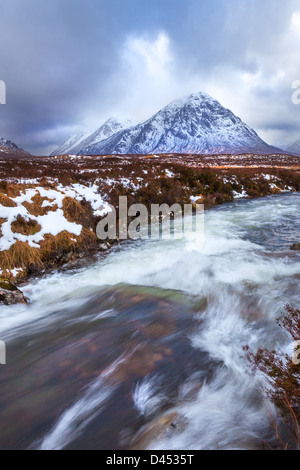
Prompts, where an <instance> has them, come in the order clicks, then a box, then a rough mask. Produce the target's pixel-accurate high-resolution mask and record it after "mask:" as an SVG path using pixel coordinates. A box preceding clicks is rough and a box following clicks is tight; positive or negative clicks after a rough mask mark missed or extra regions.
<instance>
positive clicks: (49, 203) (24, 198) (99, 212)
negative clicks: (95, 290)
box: [0, 184, 111, 251]
mask: <svg viewBox="0 0 300 470" xmlns="http://www.w3.org/2000/svg"><path fill="white" fill-rule="evenodd" d="M37 194H39V195H40V196H41V197H42V198H46V200H45V201H43V203H42V207H54V206H57V209H56V210H55V211H49V212H48V213H47V214H45V215H39V216H34V215H32V214H30V212H29V211H28V210H27V208H26V207H25V206H24V203H25V202H27V203H29V204H30V203H32V199H33V197H34V196H36V195H37ZM67 196H68V197H71V198H72V199H75V200H77V201H82V200H83V199H85V200H86V201H88V202H89V203H90V204H91V206H92V209H93V211H94V215H95V216H104V215H105V214H107V213H108V212H110V211H111V208H110V207H109V205H108V203H107V202H105V201H104V200H103V198H102V196H101V195H100V194H98V186H97V185H93V186H90V187H88V186H84V185H82V184H73V185H72V186H70V187H64V186H62V185H61V184H60V185H58V186H57V188H56V189H48V188H43V187H36V188H27V189H26V190H25V191H23V192H21V194H20V196H17V197H15V198H12V200H13V201H14V202H15V203H16V206H15V207H6V206H2V205H1V204H0V214H1V218H3V219H6V221H5V222H3V223H2V225H1V232H2V237H1V238H0V251H3V250H8V249H9V248H10V247H11V246H12V245H14V244H15V243H16V241H18V240H19V241H21V242H24V243H26V242H28V243H29V245H30V246H31V247H34V248H40V245H39V243H40V242H41V241H42V240H44V236H45V235H46V234H51V235H53V236H56V235H58V234H59V233H61V232H63V231H67V232H69V233H70V234H73V235H76V236H79V235H80V234H81V231H82V226H81V225H80V224H76V223H75V222H69V221H68V220H67V219H66V218H65V216H64V212H63V210H62V207H63V200H64V198H65V197H67ZM19 215H20V216H22V217H23V218H24V219H25V220H26V221H29V220H35V221H36V222H37V223H38V224H39V225H40V226H41V230H40V231H38V232H37V233H35V234H34V235H23V234H21V233H16V232H13V231H12V223H13V222H14V221H15V220H16V219H17V217H18V216H19Z"/></svg>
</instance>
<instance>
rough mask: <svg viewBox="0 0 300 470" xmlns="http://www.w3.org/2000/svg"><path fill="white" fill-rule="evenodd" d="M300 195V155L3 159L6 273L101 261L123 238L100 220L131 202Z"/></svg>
mask: <svg viewBox="0 0 300 470" xmlns="http://www.w3.org/2000/svg"><path fill="white" fill-rule="evenodd" d="M299 190H300V161H299V157H291V156H283V155H270V156H267V157H266V156H255V155H248V154H247V155H240V156H232V155H214V156H199V155H160V156H156V155H135V156H133V155H126V156H96V157H94V156H93V157H89V156H87V157H86V156H72V155H63V156H58V157H28V158H22V159H18V158H14V159H11V158H6V157H2V158H0V230H1V233H0V270H1V271H0V276H2V277H5V278H7V279H10V280H13V281H14V282H16V283H20V282H24V281H26V280H28V279H30V278H31V277H32V276H39V275H41V274H45V273H48V272H50V271H51V270H53V269H57V268H64V269H67V268H68V267H78V266H82V265H84V264H85V263H86V262H87V261H86V260H87V258H88V260H95V258H96V257H97V255H98V253H99V252H106V251H107V250H109V249H110V248H111V247H112V246H113V245H114V244H116V243H118V241H117V240H108V241H107V242H104V243H103V241H101V240H98V238H97V236H96V226H97V223H98V222H99V221H100V220H101V218H103V217H104V216H105V215H106V214H107V212H108V210H109V204H112V205H113V206H114V207H115V208H116V209H117V210H118V202H119V196H127V197H128V204H129V205H131V204H133V203H142V204H144V205H145V206H146V207H147V208H149V207H150V205H151V204H163V203H167V204H169V205H172V204H174V203H179V204H180V205H183V204H190V203H194V204H195V203H202V204H204V206H205V209H209V208H211V207H214V206H216V205H219V204H222V203H224V202H231V201H234V200H237V199H245V198H256V197H261V196H267V195H271V194H280V193H282V192H293V191H299Z"/></svg>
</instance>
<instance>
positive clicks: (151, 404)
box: [0, 194, 300, 449]
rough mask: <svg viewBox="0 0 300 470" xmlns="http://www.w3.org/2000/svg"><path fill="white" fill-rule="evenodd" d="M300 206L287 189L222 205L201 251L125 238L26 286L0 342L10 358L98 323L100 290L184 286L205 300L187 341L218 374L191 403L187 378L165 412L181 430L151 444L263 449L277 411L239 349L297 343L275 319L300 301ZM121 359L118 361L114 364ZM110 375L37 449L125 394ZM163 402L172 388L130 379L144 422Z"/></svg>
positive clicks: (60, 417)
mask: <svg viewBox="0 0 300 470" xmlns="http://www.w3.org/2000/svg"><path fill="white" fill-rule="evenodd" d="M299 203H300V195H299V194H291V195H281V196H272V197H267V198H262V199H256V200H249V201H241V202H236V203H230V204H226V205H223V206H221V207H219V208H217V209H213V210H211V211H208V212H206V213H205V237H204V243H203V244H201V243H199V244H197V239H195V237H194V236H193V234H192V233H191V232H189V231H188V232H187V233H186V234H185V237H184V238H183V239H182V240H169V241H163V240H161V241H157V240H156V241H143V242H136V243H129V244H128V245H126V246H123V247H120V248H118V249H114V250H113V251H112V252H111V253H109V254H108V255H106V256H101V258H100V259H99V260H98V261H97V262H96V263H95V264H93V265H91V266H88V267H85V268H82V269H80V270H77V271H74V272H62V273H58V272H56V273H53V274H52V275H47V276H46V277H44V278H43V279H37V280H35V281H32V282H30V283H29V284H28V285H27V286H25V288H24V293H25V295H26V296H28V297H29V298H30V299H31V304H30V306H23V305H20V306H12V307H5V308H4V307H3V308H1V309H0V339H1V340H4V341H6V342H7V345H8V352H9V345H10V343H12V344H14V342H16V341H20V338H25V340H26V336H27V335H28V334H29V332H30V334H31V335H32V334H33V332H34V333H35V334H37V335H38V334H40V335H42V334H43V332H44V331H50V330H51V329H55V328H57V327H59V326H58V325H60V324H64V322H68V325H72V324H74V328H75V327H76V322H81V323H82V322H91V321H93V318H91V317H90V316H89V312H88V311H86V310H85V305H86V304H87V302H88V301H89V299H90V298H91V297H93V296H94V295H95V293H97V292H98V291H99V289H104V288H105V289H107V288H114V287H117V286H119V285H133V286H145V287H157V288H160V289H163V290H170V291H174V292H178V291H180V292H181V293H183V295H185V296H187V298H189V296H190V297H191V298H193V299H194V298H199V299H203V298H205V299H206V301H207V306H206V308H205V309H204V311H201V312H200V311H199V312H195V313H194V321H195V324H194V327H193V329H192V331H189V332H187V333H186V335H187V336H188V341H189V343H190V345H191V348H192V349H193V350H195V351H197V350H199V351H200V350H201V351H203V352H205V354H207V356H208V357H209V358H210V359H211V361H214V363H215V364H217V365H216V367H215V372H214V373H213V374H212V376H211V377H210V379H209V380H208V379H206V378H205V379H204V380H202V381H201V387H200V388H199V390H197V393H196V394H194V395H193V398H192V399H190V398H189V399H188V398H187V396H188V393H186V390H189V387H191V386H192V385H193V384H194V382H195V380H196V379H195V376H193V377H190V378H188V379H187V378H185V379H184V380H183V381H182V384H181V385H180V387H179V392H178V399H177V400H175V401H173V403H172V406H171V407H170V409H169V411H172V412H173V413H176V414H177V415H178V416H180V417H182V420H183V421H184V425H182V427H181V428H180V429H179V430H178V431H177V432H175V433H169V434H168V433H166V434H163V435H161V436H160V437H159V438H158V439H152V440H150V442H147V447H148V448H151V449H218V448H221V449H244V448H259V447H260V444H259V443H260V442H263V441H268V442H271V441H272V439H273V430H272V426H271V425H270V414H273V415H274V416H275V415H276V413H275V410H274V408H273V406H272V405H271V403H269V401H268V400H267V399H266V397H265V393H264V390H263V386H264V385H265V381H264V379H263V378H262V377H253V376H252V375H251V373H250V368H249V364H248V363H247V361H246V359H245V356H244V352H243V346H244V345H249V346H250V348H252V349H253V350H257V348H259V347H261V346H264V347H268V348H272V349H274V348H275V349H277V350H278V351H282V353H284V352H286V351H288V348H289V345H290V342H291V340H290V338H289V337H288V336H287V335H286V334H285V333H284V332H283V331H281V330H280V328H279V327H278V326H277V325H276V319H277V318H278V317H279V316H280V315H281V313H282V312H283V311H284V307H285V305H286V304H290V305H292V306H294V307H297V306H298V307H299V304H300V290H299V279H300V255H299V253H296V252H291V251H290V250H289V247H290V245H292V244H293V243H296V242H299V228H300V223H299V207H300V204H299ZM79 308H81V309H82V311H83V312H84V313H82V314H81V316H80V319H78V318H77V317H76V318H72V311H73V310H74V309H79ZM99 315H100V317H110V316H113V315H116V313H115V312H114V311H112V310H110V309H108V310H107V309H106V310H105V309H103V311H97V313H95V317H94V318H96V317H97V318H99ZM183 334H184V333H183ZM116 361H117V362H116ZM118 361H122V356H120V357H119V358H117V359H116V360H115V361H112V362H111V364H110V368H114V367H115V365H114V364H115V363H117V364H119V362H118ZM8 367H9V355H8ZM118 367H119V366H118ZM109 370H111V369H108V371H109ZM103 374H104V375H103ZM103 374H102V375H101V374H100V375H99V377H98V378H97V379H96V380H95V381H92V382H90V383H88V384H86V387H85V389H84V390H82V392H81V394H80V395H79V396H78V397H75V398H74V402H73V403H72V404H69V405H68V406H66V409H63V410H58V412H57V416H56V419H55V420H54V421H53V422H52V423H51V426H50V427H49V428H48V429H46V430H45V431H44V432H43V433H42V434H41V435H40V436H39V439H37V440H35V441H33V442H32V444H31V447H37V448H50V449H52V448H57V449H62V448H64V447H65V446H67V445H69V444H70V443H71V442H72V441H74V440H75V439H76V440H77V441H76V442H80V436H82V435H83V434H84V433H85V429H86V428H87V427H88V426H89V425H90V423H91V421H92V420H94V419H97V417H99V416H100V415H101V413H103V409H104V408H105V403H106V402H107V401H109V400H112V397H113V394H114V393H115V390H116V388H118V383H116V382H115V381H114V380H112V381H111V382H109V380H108V382H107V381H106V379H105V377H106V375H107V374H108V375H109V372H107V371H106V372H104V373H103ZM105 374H106V375H105ZM201 374H202V372H201V373H200V372H199V377H200V378H201ZM199 377H198V378H197V380H198V379H199ZM199 380H200V379H199ZM161 401H163V402H164V403H167V401H168V397H167V396H166V384H165V383H164V381H162V380H160V379H159V377H157V375H155V374H152V375H151V374H150V375H147V376H146V377H145V378H144V379H143V381H142V382H141V381H139V382H137V383H136V384H135V386H134V388H133V390H132V406H133V407H134V408H135V412H136V413H137V414H139V415H140V416H141V417H143V418H144V419H145V416H147V414H148V415H149V421H151V419H152V418H153V417H155V416H156V414H157V413H158V412H159V403H160V402H161ZM84 410H87V412H86V413H85V411H84ZM78 413H79V416H78ZM150 418H151V419H150ZM116 426H117V423H116ZM0 440H1V436H0ZM121 440H122V439H121V437H120V441H121ZM0 444H1V442H0ZM101 445H102V444H101V442H99V448H101Z"/></svg>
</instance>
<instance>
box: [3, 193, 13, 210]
mask: <svg viewBox="0 0 300 470" xmlns="http://www.w3.org/2000/svg"><path fill="white" fill-rule="evenodd" d="M0 204H1V205H2V206H4V207H16V205H17V204H16V203H15V202H14V201H13V200H12V199H10V198H9V197H8V196H6V195H5V194H2V193H0Z"/></svg>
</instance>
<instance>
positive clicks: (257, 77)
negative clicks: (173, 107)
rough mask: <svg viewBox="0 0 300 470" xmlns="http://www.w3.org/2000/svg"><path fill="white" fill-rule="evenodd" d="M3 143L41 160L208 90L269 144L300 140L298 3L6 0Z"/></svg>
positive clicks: (0, 32)
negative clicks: (81, 135)
mask: <svg viewBox="0 0 300 470" xmlns="http://www.w3.org/2000/svg"><path fill="white" fill-rule="evenodd" d="M0 80H4V81H5V83H6V86H7V104H6V105H0V136H2V137H5V138H8V139H10V140H13V141H15V142H16V143H17V144H18V145H19V146H21V147H23V148H25V149H26V150H29V151H31V152H32V153H34V154H48V153H49V152H50V151H52V150H53V149H54V148H55V147H56V146H57V145H58V144H60V143H61V142H62V141H63V140H64V139H65V138H67V137H68V136H69V135H70V134H73V133H74V132H78V131H80V130H81V129H82V128H84V129H89V128H90V129H95V128H97V127H99V126H100V125H101V124H102V123H103V121H104V120H106V119H107V118H109V117H110V116H116V117H119V118H121V119H128V118H129V119H132V120H133V121H135V122H139V121H142V120H145V119H147V118H149V117H150V116H151V115H152V114H153V113H154V112H156V111H158V110H159V109H160V108H161V107H163V106H165V105H166V104H168V103H169V102H170V101H172V100H173V99H176V98H179V97H180V96H184V95H187V94H190V93H194V92H198V91H205V92H207V93H209V94H210V95H212V96H213V97H214V98H216V99H218V100H219V101H220V102H221V104H223V105H224V106H226V107H227V108H230V109H231V110H232V111H233V112H234V113H235V114H237V115H238V116H240V117H241V118H242V119H243V120H244V121H245V122H246V123H247V124H249V125H250V126H252V127H253V128H254V129H255V130H256V131H257V132H258V133H259V135H260V136H261V137H262V138H263V139H265V140H266V141H267V142H268V143H270V144H274V145H284V144H288V143H290V142H292V141H294V140H296V139H300V105H298V106H296V105H294V104H293V103H292V99H291V96H292V83H293V82H294V81H295V80H300V2H299V0H284V1H282V0H51V1H50V0H0Z"/></svg>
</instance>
